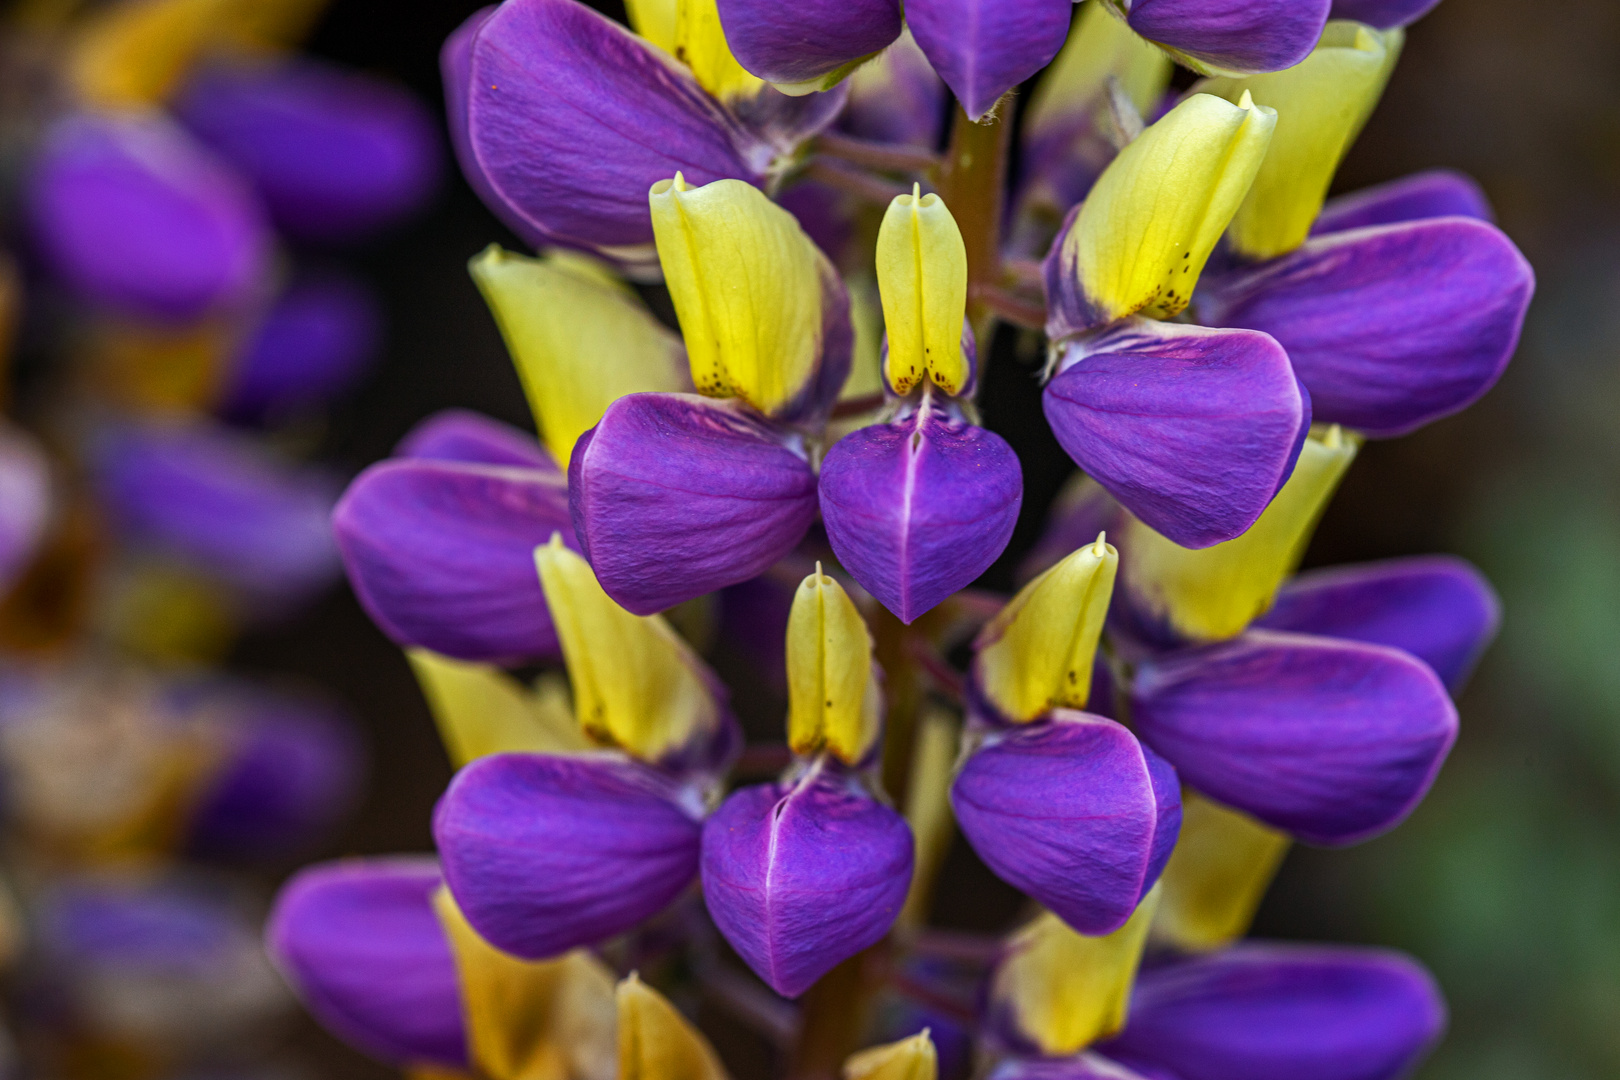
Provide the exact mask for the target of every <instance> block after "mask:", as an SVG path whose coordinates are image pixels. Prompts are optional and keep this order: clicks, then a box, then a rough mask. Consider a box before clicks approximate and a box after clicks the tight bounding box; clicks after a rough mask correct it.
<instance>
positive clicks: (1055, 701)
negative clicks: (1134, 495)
mask: <svg viewBox="0 0 1620 1080" xmlns="http://www.w3.org/2000/svg"><path fill="white" fill-rule="evenodd" d="M1118 569H1119V552H1117V551H1115V550H1114V547H1113V545H1112V544H1109V543H1108V542H1107V541H1106V539H1105V538H1104V537H1103V536H1100V535H1099V536H1098V537H1097V542H1096V543H1094V544H1087V545H1086V546H1085V547H1083V548H1081V549H1080V550H1079V551H1076V552H1074V553H1073V554H1071V555H1069V556H1068V557H1067V558H1065V559H1064V560H1063V561H1062V562H1060V563H1058V564H1057V565H1056V566H1054V567H1052V568H1051V569H1049V570H1047V571H1045V572H1044V573H1042V574H1041V576H1040V577H1037V578H1036V579H1035V580H1034V581H1031V582H1030V583H1029V584H1028V585H1025V586H1024V587H1023V588H1022V589H1021V590H1019V593H1018V595H1017V596H1015V597H1013V598H1012V600H1011V601H1009V602H1008V604H1007V606H1006V607H1004V608H1002V609H1001V611H999V612H997V614H996V617H995V618H993V619H991V620H990V621H989V622H988V623H986V624H985V627H984V629H983V630H981V631H980V632H979V639H978V641H977V643H976V645H977V648H978V656H977V657H976V658H975V661H974V663H975V672H976V675H977V678H978V680H979V686H980V687H981V689H983V691H984V694H985V696H986V697H987V698H989V699H990V702H991V703H992V704H993V705H995V707H996V708H997V709H999V710H1000V711H1001V713H1002V714H1003V715H1004V716H1006V717H1007V718H1008V719H1010V720H1014V721H1017V722H1020V723H1022V722H1024V721H1028V720H1034V719H1035V718H1036V717H1038V716H1042V715H1044V714H1045V713H1047V712H1049V711H1050V710H1052V709H1054V708H1060V707H1061V708H1066V709H1083V708H1085V707H1086V701H1087V699H1088V698H1089V697H1090V696H1091V665H1092V661H1093V659H1095V657H1096V655H1097V638H1098V637H1099V636H1100V635H1101V634H1102V626H1103V620H1104V619H1105V618H1106V617H1107V616H1108V600H1109V597H1111V596H1112V595H1113V592H1114V576H1115V574H1116V573H1117V571H1118Z"/></svg>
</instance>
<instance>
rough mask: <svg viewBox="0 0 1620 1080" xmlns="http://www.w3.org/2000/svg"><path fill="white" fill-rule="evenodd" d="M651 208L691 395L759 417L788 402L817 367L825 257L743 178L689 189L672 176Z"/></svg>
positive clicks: (659, 186) (657, 189)
mask: <svg viewBox="0 0 1620 1080" xmlns="http://www.w3.org/2000/svg"><path fill="white" fill-rule="evenodd" d="M649 201H650V203H651V205H652V223H653V236H654V238H655V240H656V241H657V244H658V261H659V263H660V264H661V265H662V266H663V268H664V280H665V282H666V283H667V284H668V286H669V294H670V298H671V299H672V300H673V301H674V302H675V313H676V315H677V316H679V318H680V322H681V333H682V335H683V336H684V337H685V338H686V354H687V358H688V360H689V361H690V363H691V366H692V381H693V383H694V384H696V386H697V389H698V392H699V393H702V394H707V395H709V396H710V397H740V398H742V399H743V400H744V401H746V402H748V404H750V405H752V406H754V408H756V409H759V410H760V411H761V412H765V413H772V412H775V411H777V410H779V409H782V408H783V407H784V406H788V405H791V404H793V403H794V402H795V401H796V400H798V399H799V398H800V397H801V396H802V395H803V393H804V392H805V391H806V389H807V388H808V386H809V384H810V382H811V381H812V380H813V379H814V378H815V375H816V373H817V371H818V370H819V367H820V362H821V349H822V291H821V281H822V274H823V270H824V264H825V263H826V257H825V256H823V255H822V254H821V252H820V251H819V250H818V249H817V248H816V246H815V244H814V242H812V241H811V239H810V238H809V237H808V236H806V235H805V232H804V230H803V229H801V228H800V227H799V223H798V220H797V219H795V218H794V216H793V215H792V214H790V213H789V212H788V211H786V210H784V209H782V208H781V207H780V206H777V205H776V204H775V203H773V202H771V200H770V199H768V198H766V197H765V194H764V193H763V192H762V191H760V190H759V189H758V188H756V187H754V186H753V185H751V184H745V183H743V182H742V181H741V180H716V181H715V182H714V183H712V184H705V185H704V186H703V187H699V188H694V187H689V186H687V183H686V180H685V178H684V177H683V176H681V175H680V174H679V173H677V174H676V176H675V178H674V179H673V180H660V181H659V182H658V183H656V184H654V185H653V187H652V191H651V193H650V195H649ZM825 269H826V270H827V271H828V272H830V270H831V267H830V266H826V267H825Z"/></svg>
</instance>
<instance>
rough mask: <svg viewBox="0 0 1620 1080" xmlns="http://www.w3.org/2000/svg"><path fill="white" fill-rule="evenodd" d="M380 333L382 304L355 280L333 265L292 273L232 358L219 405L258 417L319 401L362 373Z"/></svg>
mask: <svg viewBox="0 0 1620 1080" xmlns="http://www.w3.org/2000/svg"><path fill="white" fill-rule="evenodd" d="M381 336H382V310H381V306H380V304H379V303H378V301H377V298H376V297H375V296H374V295H373V294H372V292H371V291H370V290H369V289H368V288H366V287H365V286H364V285H363V284H362V283H360V282H359V281H357V280H355V279H353V278H350V277H347V276H340V275H336V274H332V273H322V274H319V275H310V276H308V277H305V278H302V279H300V280H297V281H295V282H294V283H293V284H292V285H291V286H290V287H289V288H288V289H287V290H286V291H285V292H283V293H282V294H281V295H280V296H279V297H277V298H276V302H275V303H274V304H273V305H272V306H271V308H270V310H269V311H268V312H267V313H266V314H265V316H264V319H263V321H262V322H260V323H259V325H258V327H257V329H256V330H255V331H254V332H253V334H252V336H251V337H249V338H248V340H247V342H246V343H245V344H244V346H243V347H242V349H241V351H240V352H239V353H238V354H237V356H236V358H235V359H234V360H233V361H232V362H231V368H230V372H229V374H228V375H227V377H226V382H225V387H224V389H223V390H222V392H221V394H220V403H221V404H220V410H221V412H222V414H223V415H224V416H226V417H227V418H229V419H231V420H233V421H237V422H262V421H265V420H273V419H276V418H279V417H282V416H285V415H287V414H289V413H296V412H299V411H301V410H305V409H310V408H313V407H318V406H320V405H324V404H326V403H327V402H329V401H331V400H333V399H334V398H336V397H337V396H338V395H340V394H342V393H343V392H344V391H346V390H349V389H350V388H351V387H353V386H354V384H355V383H356V382H357V381H358V380H359V379H360V378H361V377H362V376H363V375H364V374H365V372H366V370H367V369H368V368H369V367H370V366H371V363H372V361H373V360H374V359H376V353H377V347H378V345H379V344H380V338H381Z"/></svg>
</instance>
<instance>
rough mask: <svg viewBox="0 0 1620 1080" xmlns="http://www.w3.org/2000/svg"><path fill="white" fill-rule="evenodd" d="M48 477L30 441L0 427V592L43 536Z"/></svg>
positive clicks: (42, 459) (48, 499)
mask: <svg viewBox="0 0 1620 1080" xmlns="http://www.w3.org/2000/svg"><path fill="white" fill-rule="evenodd" d="M50 510H51V473H50V465H49V464H48V463H47V462H46V460H45V455H44V454H43V453H41V452H40V450H39V447H38V446H36V445H35V443H34V440H33V439H32V438H30V437H29V436H27V435H24V434H23V433H22V432H20V431H18V430H16V429H15V428H12V427H11V426H10V425H5V424H0V590H3V589H5V588H7V587H8V586H9V585H10V584H11V582H12V581H13V580H14V579H15V578H16V576H17V575H18V574H20V573H22V571H23V569H24V568H25V567H26V566H27V565H28V560H29V559H30V558H31V557H32V556H33V554H34V549H35V548H36V547H38V546H39V542H40V540H41V539H42V538H43V537H44V535H45V524H46V521H47V519H48V518H49V516H50Z"/></svg>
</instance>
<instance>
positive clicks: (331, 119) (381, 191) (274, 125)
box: [176, 59, 443, 241]
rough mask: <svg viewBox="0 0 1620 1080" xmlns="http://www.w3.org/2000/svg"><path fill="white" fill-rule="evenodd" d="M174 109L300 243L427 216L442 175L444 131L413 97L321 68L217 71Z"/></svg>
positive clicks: (291, 65) (292, 65)
mask: <svg viewBox="0 0 1620 1080" xmlns="http://www.w3.org/2000/svg"><path fill="white" fill-rule="evenodd" d="M176 109H177V111H178V113H179V115H180V118H181V120H182V121H184V123H185V124H186V126H187V127H189V128H190V129H191V130H192V131H193V132H194V133H195V134H196V135H197V137H198V138H199V139H201V140H202V141H203V142H205V143H207V144H208V145H209V146H211V147H213V148H214V149H215V150H216V151H218V152H219V154H220V155H221V156H222V157H224V158H225V159H226V160H227V161H229V162H231V164H233V165H235V166H236V167H237V168H238V169H240V170H241V171H242V173H243V175H245V176H247V177H248V178H249V179H250V180H252V181H253V183H254V185H255V186H256V187H257V188H258V189H259V192H260V193H261V194H262V195H263V196H264V200H265V202H266V204H268V205H269V207H270V214H271V216H272V217H274V218H275V220H276V224H277V225H279V226H281V227H282V228H283V229H285V230H286V231H287V232H288V233H290V234H292V235H293V236H295V237H298V238H299V239H304V240H320V241H350V240H357V239H360V238H362V237H365V236H367V235H370V234H372V233H375V232H377V231H378V230H380V229H383V228H385V227H387V226H389V225H392V224H394V223H396V222H398V221H400V220H402V219H403V218H405V217H407V216H409V215H410V214H412V213H414V212H416V211H417V210H419V209H421V208H422V206H423V205H424V204H425V203H426V202H427V200H428V198H429V197H430V196H432V194H433V192H434V191H435V189H436V188H437V187H438V184H439V174H440V172H441V171H442V169H443V166H442V163H441V160H440V153H441V151H440V149H439V145H440V144H439V135H438V132H437V130H436V125H435V122H434V120H433V117H432V116H431V115H430V114H429V113H428V111H427V109H426V108H424V107H423V106H422V103H421V102H419V101H418V100H417V99H416V97H415V96H414V95H413V94H411V93H410V92H409V91H408V90H406V89H405V88H404V87H402V86H397V85H395V84H393V83H390V82H385V81H383V80H382V79H379V78H377V77H375V76H372V75H366V74H362V73H360V72H357V71H347V70H344V69H342V68H339V67H335V66H332V65H329V64H324V63H318V62H316V61H313V60H308V59H299V60H294V61H288V62H281V63H268V64H266V63H257V64H242V65H235V66H228V67H227V66H217V67H213V68H209V69H208V70H206V71H204V72H203V73H202V74H200V75H199V76H198V77H196V78H195V79H193V80H192V82H191V84H190V85H189V86H188V87H187V90H186V92H185V94H184V95H183V96H182V97H181V99H180V101H179V102H178V104H177V105H176Z"/></svg>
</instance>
